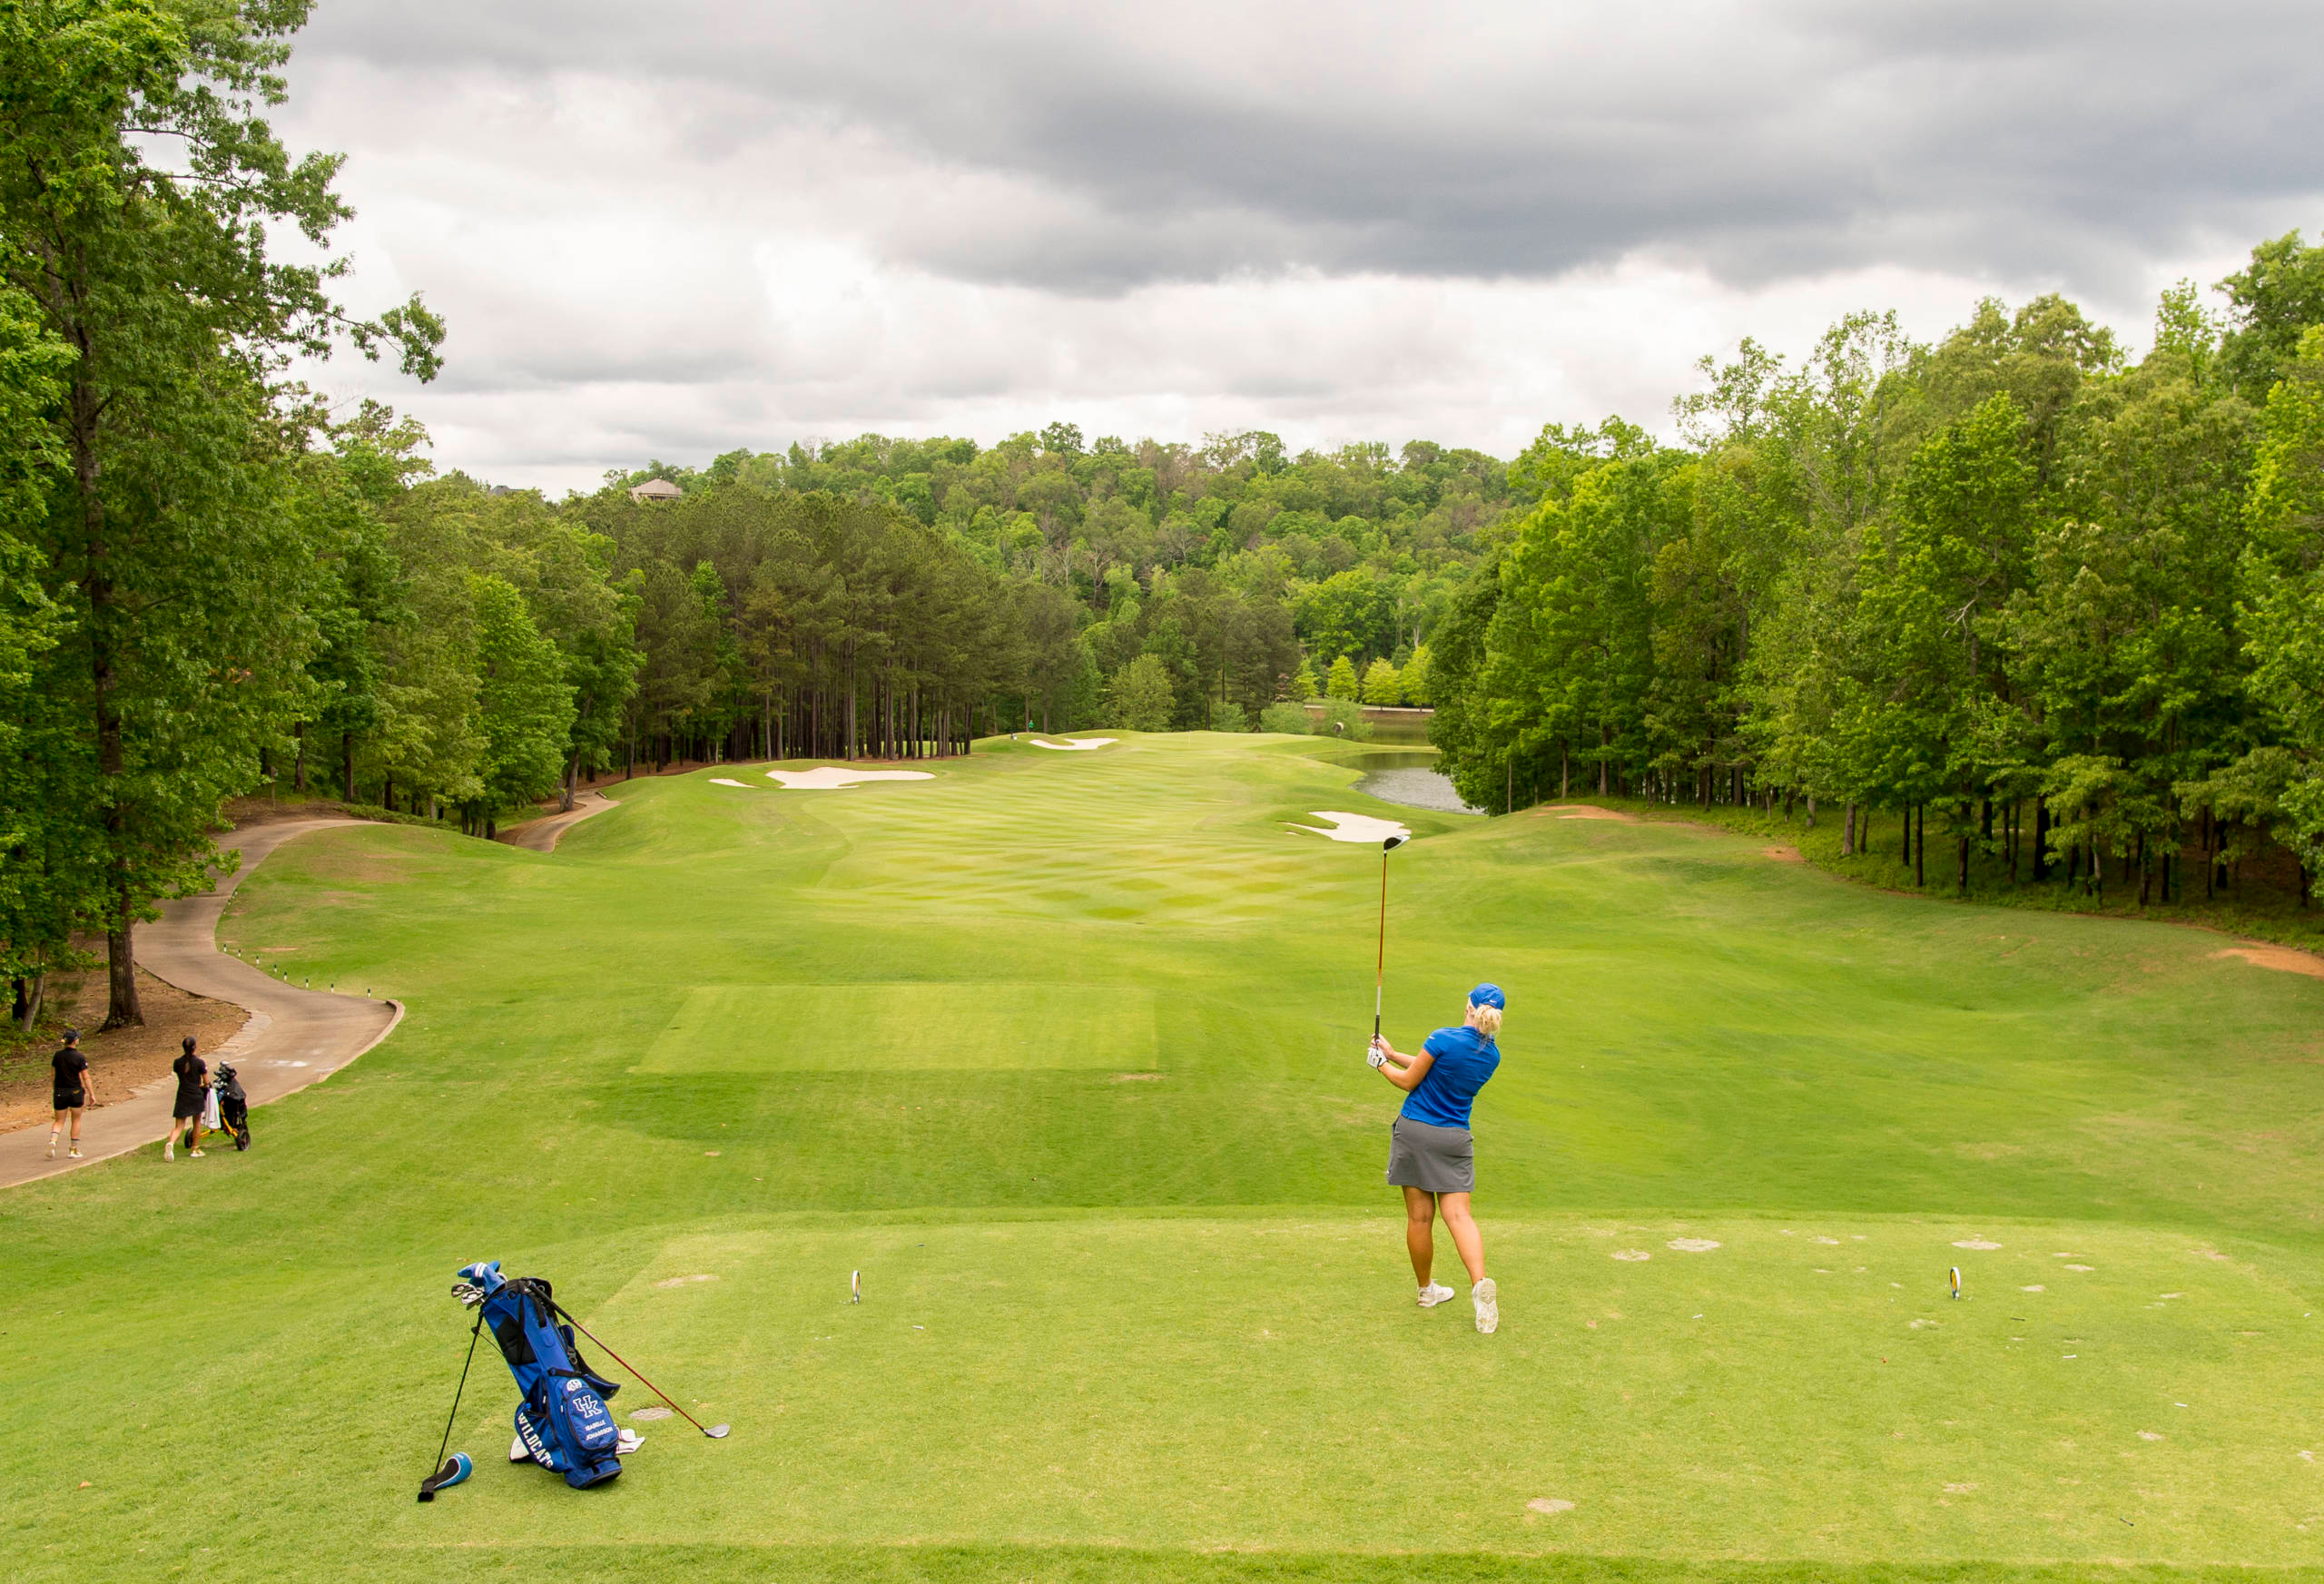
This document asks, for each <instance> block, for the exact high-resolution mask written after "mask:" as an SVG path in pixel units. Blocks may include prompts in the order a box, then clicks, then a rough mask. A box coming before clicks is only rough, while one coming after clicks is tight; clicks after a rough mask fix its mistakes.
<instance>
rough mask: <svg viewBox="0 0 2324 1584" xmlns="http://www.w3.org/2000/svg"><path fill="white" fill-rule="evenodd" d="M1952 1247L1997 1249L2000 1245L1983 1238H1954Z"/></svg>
mask: <svg viewBox="0 0 2324 1584" xmlns="http://www.w3.org/2000/svg"><path fill="white" fill-rule="evenodd" d="M1953 1246H1954V1247H1955V1248H1999V1247H2000V1246H2001V1245H1999V1244H1997V1243H1994V1242H1993V1241H1991V1240H1990V1239H1987V1238H1983V1237H1956V1238H1955V1239H1954V1240H1953Z"/></svg>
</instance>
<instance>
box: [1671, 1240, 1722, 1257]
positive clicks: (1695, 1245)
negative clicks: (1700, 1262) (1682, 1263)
mask: <svg viewBox="0 0 2324 1584" xmlns="http://www.w3.org/2000/svg"><path fill="white" fill-rule="evenodd" d="M1663 1246H1665V1247H1666V1248H1675V1249H1677V1250H1678V1251H1679V1253H1680V1254H1709V1252H1710V1251H1711V1250H1713V1249H1715V1248H1717V1247H1718V1239H1717V1238H1715V1237H1674V1238H1672V1239H1671V1240H1670V1241H1669V1243H1668V1244H1666V1245H1663Z"/></svg>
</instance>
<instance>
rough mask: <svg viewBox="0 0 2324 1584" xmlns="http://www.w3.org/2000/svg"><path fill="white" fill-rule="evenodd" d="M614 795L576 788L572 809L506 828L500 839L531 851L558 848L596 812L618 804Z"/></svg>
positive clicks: (510, 844) (545, 850)
mask: <svg viewBox="0 0 2324 1584" xmlns="http://www.w3.org/2000/svg"><path fill="white" fill-rule="evenodd" d="M619 806H620V805H619V804H617V803H615V802H614V801H613V799H611V798H609V797H607V796H606V794H605V793H603V792H576V793H575V794H574V798H573V807H572V809H571V810H570V811H569V812H565V813H561V814H549V815H547V816H546V817H544V818H542V819H538V820H527V821H526V822H524V823H523V824H521V825H517V826H515V827H513V828H512V829H509V830H507V831H502V832H501V833H500V840H501V841H506V842H507V843H508V845H509V846H511V847H522V848H524V849H525V850H526V851H528V852H554V851H556V843H557V839H558V838H559V837H561V836H563V835H564V834H565V833H566V831H570V830H571V829H573V827H574V826H576V825H577V824H579V823H580V822H582V821H584V820H586V819H587V818H588V817H589V816H590V815H592V814H602V813H604V812H606V810H607V809H612V808H618V807H619Z"/></svg>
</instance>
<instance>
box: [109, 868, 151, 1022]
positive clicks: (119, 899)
mask: <svg viewBox="0 0 2324 1584" xmlns="http://www.w3.org/2000/svg"><path fill="white" fill-rule="evenodd" d="M136 929H137V920H136V916H135V910H134V908H133V904H132V903H131V901H130V900H129V889H128V887H127V886H126V885H122V886H119V887H117V888H116V889H115V890H114V892H113V928H111V929H110V930H106V931H105V989H106V992H107V998H108V1002H109V1004H108V1005H107V1007H106V1008H105V1020H104V1022H103V1024H101V1025H100V1026H99V1027H100V1028H131V1027H136V1028H143V1027H144V1026H145V1009H144V1008H143V1007H141V1006H139V1005H138V1003H137V942H136V934H135V932H136Z"/></svg>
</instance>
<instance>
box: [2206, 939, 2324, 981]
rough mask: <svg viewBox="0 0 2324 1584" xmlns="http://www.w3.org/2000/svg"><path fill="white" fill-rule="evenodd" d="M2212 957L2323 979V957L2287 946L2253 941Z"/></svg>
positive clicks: (2213, 954) (2219, 952)
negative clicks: (2239, 959)
mask: <svg viewBox="0 0 2324 1584" xmlns="http://www.w3.org/2000/svg"><path fill="white" fill-rule="evenodd" d="M2211 955H2212V956H2213V957H2240V958H2241V959H2243V960H2244V961H2246V962H2248V963H2250V964H2251V965H2252V966H2253V967H2254V968H2271V969H2275V970H2276V971H2277V972H2278V973H2304V974H2306V975H2308V976H2309V978H2311V979H2324V957H2319V956H2317V955H2316V954H2315V953H2314V952H2312V951H2298V950H2295V949H2292V948H2291V947H2289V946H2270V945H2268V944H2267V943H2266V942H2265V941H2260V940H2253V941H2250V942H2249V943H2247V944H2245V945H2242V946H2230V947H2229V948H2228V949H2226V950H2225V951H2214V952H2212V953H2211Z"/></svg>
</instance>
